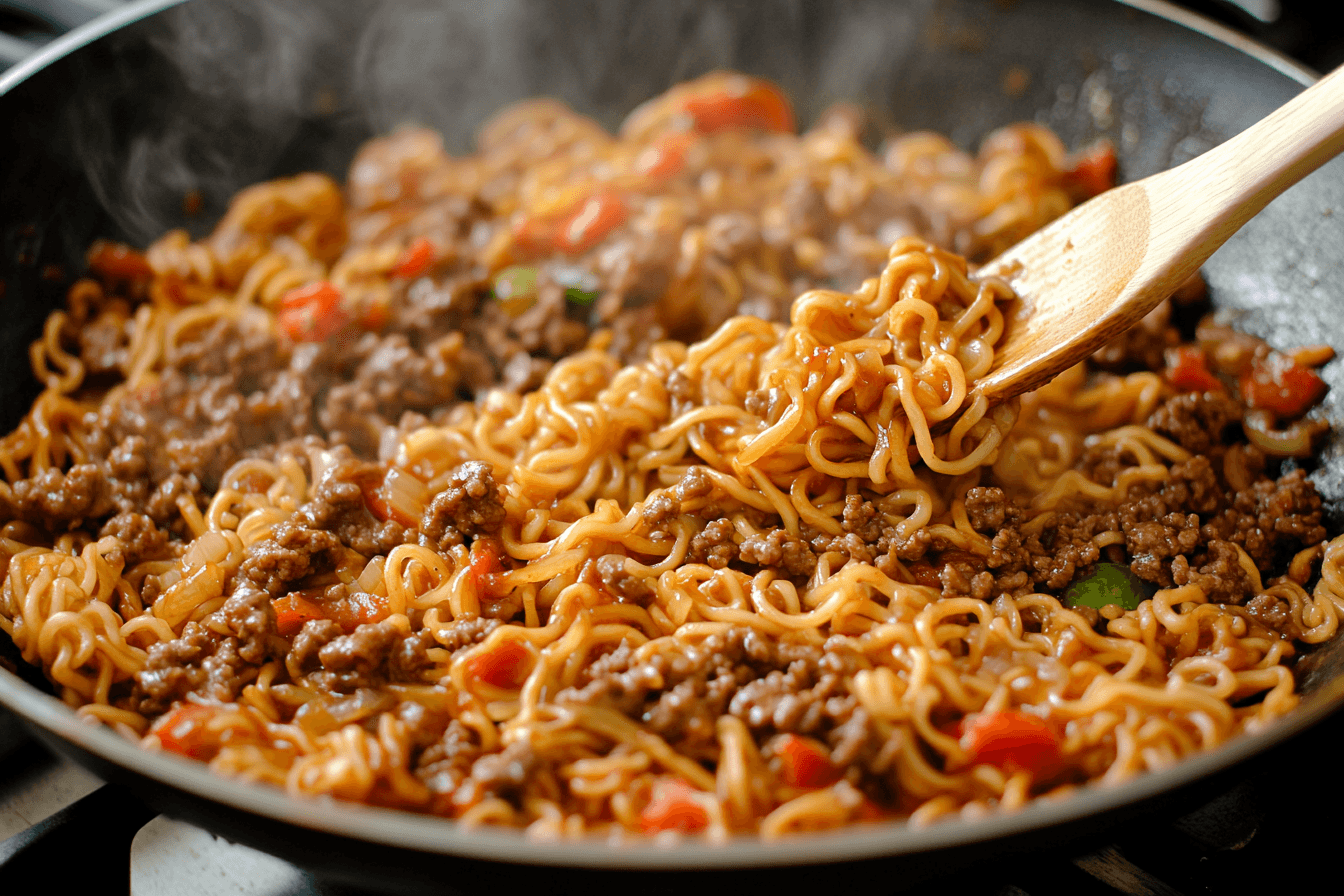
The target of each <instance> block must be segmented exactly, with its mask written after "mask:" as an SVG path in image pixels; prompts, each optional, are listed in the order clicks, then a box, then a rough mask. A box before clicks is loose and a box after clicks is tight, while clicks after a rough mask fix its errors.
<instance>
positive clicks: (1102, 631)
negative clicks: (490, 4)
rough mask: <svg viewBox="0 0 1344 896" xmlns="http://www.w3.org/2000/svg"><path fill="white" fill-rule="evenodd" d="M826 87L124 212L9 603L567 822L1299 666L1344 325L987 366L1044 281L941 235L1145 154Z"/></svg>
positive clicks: (131, 707)
mask: <svg viewBox="0 0 1344 896" xmlns="http://www.w3.org/2000/svg"><path fill="white" fill-rule="evenodd" d="M791 130H792V113H791V111H789V109H788V106H787V104H785V103H784V101H783V99H782V97H780V96H779V95H778V93H777V92H775V91H774V90H773V88H771V87H770V86H769V85H767V84H764V83H763V82H756V81H752V80H750V79H743V78H741V77H740V76H731V75H715V76H710V77H708V78H706V79H702V80H701V81H698V82H691V83H690V84H688V85H682V86H680V87H677V88H674V89H673V90H672V91H670V92H669V93H668V94H666V95H665V96H664V97H662V98H660V99H658V100H655V101H653V102H651V103H650V104H648V105H647V106H645V107H642V108H641V109H640V110H637V111H636V112H635V113H634V114H632V116H631V117H630V119H629V120H628V121H627V123H626V125H625V127H624V128H623V131H622V134H621V135H620V136H619V137H612V136H611V135H608V134H606V133H605V132H603V131H602V130H601V129H600V128H598V127H597V126H596V125H594V124H592V123H591V122H589V121H587V120H586V119H583V118H581V117H580V116H577V115H575V114H574V113H572V112H570V111H569V110H567V109H564V108H563V107H560V106H558V105H557V104H554V103H550V102H532V103H527V104H523V105H522V106H520V107H516V108H515V109H513V110H509V111H506V112H505V113H502V114H501V115H500V116H499V117H498V118H496V119H495V120H494V121H493V122H492V123H491V124H490V125H488V126H487V128H486V129H485V130H484V132H483V134H482V138H481V148H480V152H479V153H477V154H476V155H474V156H471V157H467V158H462V159H450V158H449V157H447V156H446V155H444V154H443V152H442V150H441V148H439V146H438V144H437V142H436V140H435V138H433V137H431V136H430V135H428V134H426V133H425V132H419V131H411V132H403V133H401V134H399V135H394V136H393V137H391V138H387V139H386V140H384V141H380V142H375V143H374V144H372V145H371V146H370V147H368V148H366V149H365V150H364V152H363V153H362V154H361V156H360V158H359V159H357V160H356V163H355V167H354V169H353V170H352V174H351V181H350V184H349V185H348V187H347V188H346V189H345V190H344V191H342V190H340V189H339V188H337V187H336V186H335V184H333V183H332V182H330V181H328V180H327V179H325V178H323V177H320V176H317V175H306V176H303V177H300V178H296V179H290V180H282V181H276V182H273V183H269V184H263V185H260V186H257V187H253V188H251V189H250V190H248V191H245V192H244V193H243V194H242V195H240V197H239V198H238V200H237V202H236V203H235V204H234V206H233V207H232V209H231V210H230V212H229V213H228V215H227V216H226V217H225V218H224V220H223V221H222V222H221V224H220V225H219V226H218V228H217V229H216V230H215V232H214V233H213V234H212V235H211V236H210V237H208V238H207V239H205V240H203V241H201V242H199V243H191V242H190V241H189V240H188V239H187V238H186V236H185V235H184V234H170V235H168V236H166V237H165V238H164V239H163V240H161V241H160V242H159V243H157V244H156V245H155V246H152V247H150V249H149V250H148V251H147V253H146V254H145V255H144V256H141V255H139V253H136V252H134V251H133V250H129V249H126V248H125V247H116V246H110V245H102V246H100V247H97V248H96V249H95V251H94V253H93V255H92V256H91V267H92V269H93V271H94V273H95V275H96V277H95V278H94V279H89V280H85V281H81V282H80V283H79V284H77V285H76V286H75V287H74V288H73V290H72V291H71V294H70V300H69V303H68V308H67V309H66V310H64V311H61V312H57V313H55V314H53V315H52V316H51V318H50V319H49V321H48V325H47V328H46V330H45V332H44V335H43V337H42V338H41V339H40V340H38V342H37V343H35V344H34V347H33V366H34V370H35V372H36V373H37V375H38V377H39V379H40V380H41V381H42V382H43V383H44V384H45V390H44V391H43V393H42V394H41V396H40V397H39V398H38V399H37V401H36V402H35V404H34V406H33V409H32V411H31V412H30V413H29V414H28V415H27V416H26V417H25V418H24V420H23V421H22V423H20V425H19V426H18V428H17V429H16V430H15V431H14V432H13V433H11V434H10V435H9V436H8V437H6V438H5V440H4V441H3V443H0V463H3V466H4V472H5V483H4V484H0V518H2V519H3V520H4V526H3V529H0V563H3V572H4V586H3V592H0V627H3V628H4V630H5V631H6V632H7V633H8V634H9V635H10V637H11V638H12V639H13V642H14V644H15V646H16V647H17V648H18V649H19V651H20V652H21V653H22V656H23V659H24V660H25V661H27V662H28V663H31V664H33V665H36V666H40V667H41V668H42V670H43V671H44V672H45V673H46V675H47V677H48V678H49V679H50V680H51V681H52V682H53V683H54V685H55V686H56V688H57V691H58V692H59V694H60V695H61V696H62V697H63V699H65V700H66V701H67V702H68V703H70V704H71V705H72V706H75V707H78V711H79V712H80V713H81V714H83V715H86V716H88V717H91V718H93V719H97V720H100V721H102V722H105V723H107V724H109V725H111V726H114V727H115V728H116V729H118V730H120V731H122V732H124V733H126V734H127V735H128V736H132V737H135V738H138V739H142V740H143V743H144V744H145V746H146V747H148V748H152V749H162V750H169V751H172V752H177V753H180V754H183V755H186V756H190V757H192V758H195V759H199V760H202V761H206V762H209V763H210V766H211V767H212V768H213V769H215V770H216V771H218V772H220V773H222V774H225V775H230V776H234V777H237V778H240V779H245V780H256V781H263V782H266V783H269V784H273V785H276V786H279V787H284V788H286V789H288V790H289V791H291V792H293V793H296V794H305V795H316V794H330V795H333V796H336V797H339V798H341V799H347V800H355V801H362V802H368V803H374V804H378V805H385V806H392V807H398V808H404V809H409V810H414V811H420V812H430V813H436V814H440V815H446V816H451V817H455V818H459V819H461V820H463V821H464V822H468V823H487V824H499V825H512V826H519V827H527V828H528V830H529V832H530V833H532V834H535V835H541V836H548V837H564V836H577V835H581V834H584V833H592V832H596V831H603V830H610V829H613V828H614V829H623V830H626V831H631V832H643V833H649V834H652V833H657V832H661V831H671V830H679V831H683V832H687V833H694V832H700V831H705V832H707V833H708V834H709V835H711V836H727V835H729V834H732V833H736V832H759V833H760V834H761V835H764V836H777V835H781V834H785V833H789V832H794V831H800V830H809V829H817V828H831V827H837V826H843V825H846V824H850V823H854V822H860V821H868V820H874V819H882V818H907V819H909V820H910V821H912V822H915V823H922V822H928V821H931V820H933V819H936V818H939V817H942V816H947V815H956V814H960V815H962V816H973V815H976V814H978V813H984V812H987V811H992V810H995V809H1013V808H1016V807H1020V806H1022V805H1023V804H1024V803H1026V802H1027V801H1028V800H1031V799H1033V798H1037V797H1041V796H1062V795H1064V794H1067V793H1068V792H1069V791H1071V790H1073V789H1075V788H1076V787H1078V786H1079V785H1083V784H1088V783H1092V782H1103V783H1111V782H1116V781H1120V780H1123V779H1126V778H1128V777H1130V776H1133V775H1135V774H1137V773H1140V772H1143V771H1146V770H1151V769H1155V768H1161V767H1164V766H1167V765H1169V764H1171V763H1173V762H1175V761H1178V760H1179V759H1181V758H1182V757H1184V756H1188V755H1190V754H1192V753H1194V752H1197V751H1200V750H1207V749H1211V748H1214V747H1216V746H1218V745H1220V744H1223V743H1225V742H1227V741H1228V740H1229V739H1231V738H1233V737H1235V736H1237V735H1238V734H1241V733H1244V732H1248V731H1254V730H1256V729H1257V728H1259V727H1261V726H1263V725H1266V724H1268V723H1270V722H1271V721H1272V720H1274V719H1276V718H1279V717H1281V716H1282V715H1283V714H1284V713H1286V712H1288V711H1289V710H1290V709H1292V708H1293V706H1294V705H1295V704H1296V703H1297V700H1298V697H1297V695H1296V691H1295V685H1294V677H1293V671H1292V663H1293V660H1294V658H1295V657H1296V656H1297V654H1298V653H1299V652H1300V651H1301V649H1302V645H1304V644H1305V645H1311V644H1319V643H1321V642H1323V641H1325V640H1327V639H1329V638H1331V637H1333V636H1334V634H1335V630H1336V628H1337V626H1338V623H1339V620H1340V618H1341V615H1342V614H1344V539H1340V538H1337V539H1335V540H1333V541H1328V540H1327V538H1326V532H1325V530H1324V528H1323V527H1322V525H1321V520H1322V514H1321V502H1320V498H1319V497H1318V496H1317V495H1316V493H1315V491H1314V489H1313V488H1312V486H1311V485H1310V483H1309V482H1308V481H1307V480H1306V479H1305V478H1304V477H1303V476H1302V475H1301V474H1300V473H1297V472H1292V473H1286V474H1284V475H1279V476H1275V475H1273V471H1274V467H1275V464H1276V463H1277V461H1276V459H1275V456H1276V455H1279V456H1282V455H1284V454H1290V453H1302V451H1304V450H1305V451H1306V452H1309V451H1310V446H1311V443H1312V439H1313V438H1315V437H1316V436H1317V435H1319V432H1320V430H1321V428H1322V426H1321V425H1320V424H1316V423H1314V422H1312V421H1311V420H1309V419H1307V418H1303V416H1302V414H1303V412H1304V411H1306V410H1307V407H1308V406H1309V405H1310V404H1312V403H1313V402H1314V400H1315V399H1316V398H1318V397H1319V391H1318V390H1317V387H1316V386H1315V385H1314V384H1313V383H1312V382H1311V381H1309V380H1307V379H1306V377H1308V376H1310V377H1314V376H1315V375H1314V374H1313V373H1311V371H1310V368H1311V367H1312V366H1315V365H1317V364H1319V363H1322V362H1323V361H1325V360H1327V359H1328V357H1329V352H1328V350H1324V349H1304V350H1299V351H1298V352H1296V353H1294V354H1292V355H1280V354H1279V353H1276V352H1272V351H1270V349H1269V348H1268V347H1267V346H1265V345H1264V344H1263V343H1261V342H1259V341H1258V340H1254V339H1250V338H1249V337H1230V336H1229V335H1228V333H1227V332H1226V331H1224V330H1221V329H1217V328H1218V327H1219V326H1220V325H1218V324H1216V323H1206V324H1204V325H1201V326H1202V328H1203V329H1202V330H1201V336H1200V337H1199V341H1197V342H1196V343H1195V344H1193V345H1181V344H1179V342H1180V337H1179V335H1178V331H1177V330H1176V329H1175V328H1173V327H1171V326H1170V325H1169V316H1170V314H1171V312H1170V308H1166V309H1165V310H1163V311H1161V312H1160V313H1159V314H1158V315H1157V316H1155V317H1154V318H1151V319H1150V320H1149V321H1147V322H1145V326H1146V328H1147V329H1146V331H1145V332H1146V333H1147V336H1146V337H1144V338H1140V337H1138V336H1134V335H1133V334H1131V335H1130V336H1127V337H1126V340H1128V341H1122V342H1121V343H1117V344H1116V345H1114V346H1111V347H1108V352H1106V353H1103V355H1102V356H1101V357H1100V360H1101V361H1102V362H1103V363H1106V364H1108V365H1109V366H1110V367H1111V368H1112V369H1113V370H1114V371H1116V372H1104V371H1101V370H1097V369H1093V368H1087V367H1083V366H1080V367H1078V368H1076V369H1074V370H1072V371H1069V372H1068V373H1066V374H1065V375H1063V376H1061V377H1060V378H1059V379H1058V380H1057V381H1056V382H1054V383H1052V384H1051V385H1050V386H1048V387H1046V388H1044V389H1042V390H1040V391H1038V392H1036V393H1034V394H1032V395H1029V396H1027V397H1026V398H1024V399H1023V400H1022V401H1021V402H1020V403H1018V402H1013V403H1010V404H1006V405H1003V406H999V407H994V408H990V407H987V406H986V405H985V404H984V403H983V402H982V401H978V400H975V401H968V400H967V398H968V394H969V392H970V388H971V386H972V385H973V384H974V382H975V380H976V378H977V377H979V376H981V375H983V374H984V373H985V372H986V371H988V370H989V368H990V366H991V365H992V363H993V359H994V348H995V345H996V343H997V342H998V341H999V339H1000V338H1001V337H1002V334H1003V324H1004V321H1003V316H1002V313H1001V310H1000V306H1001V305H1002V304H1003V303H1004V302H1006V301H1007V300H1009V299H1010V298H1011V297H1012V296H1011V293H1010V291H1009V290H1008V288H1007V287H1006V286H1005V285H1004V284H1002V283H1001V282H998V281H994V280H991V279H984V280H981V279H978V278H977V277H976V276H975V275H974V273H973V271H970V270H968V265H967V262H966V261H965V260H964V259H963V258H962V257H960V256H958V255H954V254H952V252H951V251H948V250H947V249H943V248H938V247H937V246H936V245H935V243H941V244H943V245H946V246H949V247H950V248H952V249H956V250H960V251H961V252H963V253H964V254H971V255H974V256H977V257H985V256H987V255H989V254H992V253H993V252H995V251H997V250H998V249H1000V248H1002V247H1003V246H1004V245H1007V244H1008V243H1011V242H1012V241H1013V240H1015V239H1016V238H1018V237H1020V236H1021V235H1022V234H1023V233H1025V232H1028V231H1029V230H1030V229H1031V228H1034V227H1036V226H1039V225H1040V224H1042V223H1044V222H1045V221H1046V220H1048V219H1049V218H1051V217H1053V216H1054V215H1057V214H1058V213H1059V212H1061V211H1062V210H1063V209H1064V208H1066V207H1067V205H1068V204H1069V202H1070V199H1071V198H1073V199H1076V198H1079V197H1080V195H1084V194H1086V193H1087V192H1088V188H1087V187H1088V183H1089V177H1090V176H1091V174H1092V170H1091V167H1089V166H1095V165H1096V164H1097V158H1096V157H1095V156H1087V157H1081V158H1080V157H1068V156H1066V154H1065V153H1064V152H1063V150H1062V148H1060V147H1059V146H1058V141H1056V140H1055V139H1054V138H1053V136H1051V135H1049V134H1047V133H1045V132H1043V131H1041V130H1040V129H1038V128H1033V127H1026V126H1023V127H1018V128H1015V129H1010V130H1008V131H1005V132H1001V133H1000V134H998V135H996V136H994V137H991V138H990V139H989V141H987V144H986V148H985V149H984V150H983V151H982V153H981V155H980V156H979V157H978V158H976V159H973V158H971V157H969V156H966V155H964V154H961V153H959V152H958V151H956V150H954V149H952V148H951V147H950V146H949V145H948V144H947V143H946V141H943V140H942V139H941V138H935V137H932V136H928V135H911V136H907V137H903V138H900V139H899V140H897V141H895V142H894V143H893V144H892V145H891V146H890V147H889V148H888V150H887V151H886V153H885V155H884V157H883V158H881V159H879V158H877V157H875V156H873V155H871V154H870V153H869V152H868V151H867V150H865V149H863V148H862V145H861V144H860V142H859V139H858V138H859V128H858V125H857V122H856V119H855V117H854V114H853V113H852V112H850V111H847V110H840V111H837V112H834V113H832V114H830V115H828V116H826V117H825V118H823V120H822V121H821V122H820V123H819V124H818V125H817V126H816V127H814V128H813V129H812V130H810V131H808V132H807V133H805V134H803V135H802V136H801V137H799V136H794V135H793V134H792V133H791ZM800 196H801V197H802V198H801V199H799V198H798V197H800ZM879 234H880V235H881V238H879ZM916 234H917V235H916ZM884 241H885V242H884ZM885 243H890V247H889V248H887V247H886V245H885ZM794 296H796V298H794ZM788 299H792V301H791V302H789V301H788ZM785 316H787V321H786V320H783V319H782V318H783V317H785ZM1209 328H1214V329H1209ZM1215 331H1216V332H1215ZM669 334H672V335H679V336H684V337H686V338H685V340H684V341H677V340H674V339H671V338H667V337H668V335H669ZM1141 335H1142V334H1141ZM1238 340H1239V341H1238ZM1215 345H1222V346H1224V347H1225V348H1224V349H1223V350H1221V353H1219V352H1216V351H1214V350H1213V349H1212V346H1215ZM1206 349H1207V351H1206ZM1182 352H1184V353H1185V354H1181V353H1182ZM1195 358H1197V362H1198V363H1196V362H1195V361H1193V360H1191V359H1195ZM1284 371H1292V372H1290V373H1284ZM1238 377H1239V378H1240V379H1239V380H1238V379H1237V378H1238ZM1267 378H1268V379H1267ZM1238 382H1240V385H1239V386H1238V385H1237V383H1238ZM1248 382H1249V383H1250V384H1251V385H1249V386H1247V385H1246V383H1248ZM1256 383H1262V384H1263V383H1269V385H1268V386H1265V388H1264V389H1259V387H1257V386H1256ZM1303 383H1307V385H1306V386H1303V385H1302V384H1303ZM1270 387H1273V388H1270ZM1258 389H1259V391H1258ZM1290 393H1291V395H1290ZM1266 396H1269V397H1266ZM1284 396H1289V398H1284ZM1271 399H1272V400H1271ZM1290 399H1291V400H1290ZM1243 422H1244V423H1245V429H1244V430H1243V427H1242V424H1243ZM1243 432H1245V433H1246V435H1243ZM1098 583H1101V584H1098ZM1309 586H1310V587H1309ZM1099 588H1102V589H1103V590H1104V589H1105V588H1110V589H1111V590H1110V591H1106V592H1105V594H1106V595H1109V596H1107V597H1105V599H1103V600H1094V599H1091V598H1090V597H1089V595H1092V596H1095V594H1097V593H1099V592H1098V589H1099Z"/></svg>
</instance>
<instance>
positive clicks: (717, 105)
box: [681, 78, 796, 134]
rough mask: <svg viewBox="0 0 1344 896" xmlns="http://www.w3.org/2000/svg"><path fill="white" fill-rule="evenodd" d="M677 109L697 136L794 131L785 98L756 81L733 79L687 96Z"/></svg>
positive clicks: (792, 120)
mask: <svg viewBox="0 0 1344 896" xmlns="http://www.w3.org/2000/svg"><path fill="white" fill-rule="evenodd" d="M681 108H682V110H683V111H685V112H687V113H688V114H689V115H690V116H691V120H692V122H693V126H694V128H695V130H696V131H698V132H700V133H701V134H715V133H718V132H719V131H727V130H761V131H778V132H780V133H792V132H793V130H794V128H795V127H796V120H795V118H794V115H793V107H792V106H791V105H789V101H788V98H787V97H785V96H784V94H783V93H782V92H780V90H779V88H778V87H776V86H775V85H773V84H771V83H769V82H768V81H762V80H760V79H758V78H742V79H736V78H734V79H732V81H730V83H729V84H728V85H727V86H726V87H722V88H717V89H714V90H710V91H707V92H705V93H695V94H691V95H690V96H688V97H686V99H685V100H684V101H683V102H682V106H681Z"/></svg>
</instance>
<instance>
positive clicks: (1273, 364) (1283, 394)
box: [1241, 352, 1326, 418]
mask: <svg viewBox="0 0 1344 896" xmlns="http://www.w3.org/2000/svg"><path fill="white" fill-rule="evenodd" d="M1325 390H1326V385H1325V381H1324V380H1322V379H1321V378H1320V376H1318V375H1317V374H1316V371H1314V370H1312V369H1310V368H1307V367H1303V366H1302V365H1300V364H1298V363H1297V362H1295V361H1294V360H1293V359H1292V358H1290V357H1289V356H1287V355H1285V354H1281V353H1279V352H1270V353H1269V356H1268V357H1266V358H1257V359H1256V360H1255V361H1254V362H1252V364H1251V368H1250V370H1248V371H1246V372H1245V373H1244V374H1242V376H1241V397H1242V399H1243V400H1244V401H1245V402H1246V404H1248V405H1250V406H1251V407H1253V408H1267V409H1269V410H1271V411H1273V412H1274V413H1276V414H1278V415H1279V416H1280V417H1287V418H1292V417H1297V416H1300V415H1301V414H1302V413H1304V412H1305V411H1306V410H1307V408H1309V407H1311V406H1312V405H1313V404H1315V403H1316V402H1318V401H1320V400H1321V396H1322V395H1324V394H1325Z"/></svg>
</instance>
